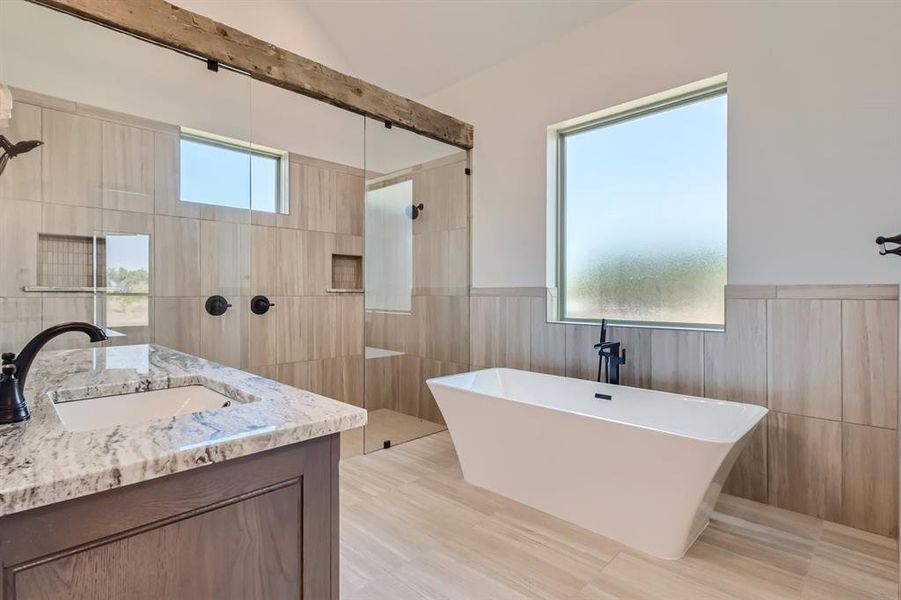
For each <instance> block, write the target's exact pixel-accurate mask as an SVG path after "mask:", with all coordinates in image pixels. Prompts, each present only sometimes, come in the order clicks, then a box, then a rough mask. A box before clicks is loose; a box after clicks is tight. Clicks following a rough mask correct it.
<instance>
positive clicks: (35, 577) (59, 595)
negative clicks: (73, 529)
mask: <svg viewBox="0 0 901 600" xmlns="http://www.w3.org/2000/svg"><path fill="white" fill-rule="evenodd" d="M301 511H302V507H301V489H300V486H299V485H297V484H296V483H294V484H290V485H287V486H286V487H283V488H280V489H277V490H274V491H270V492H266V493H263V494H260V495H258V496H254V497H251V498H249V499H245V500H241V501H237V502H234V503H231V504H228V505H226V506H223V507H221V508H217V509H215V510H210V511H207V512H202V513H200V514H196V515H193V516H188V517H187V518H184V519H181V520H178V521H175V522H170V523H168V524H164V525H162V526H160V527H157V528H151V529H143V530H141V531H140V532H138V533H135V534H134V535H128V536H126V537H119V538H117V539H114V540H113V541H110V542H108V543H105V544H102V545H99V546H95V547H93V548H89V549H86V550H82V551H79V552H76V553H73V554H70V555H68V556H64V557H61V558H58V559H56V560H53V561H51V562H47V563H43V564H40V565H37V566H34V567H31V568H27V569H24V570H22V571H19V572H17V573H16V574H15V593H14V596H13V597H14V598H15V600H122V599H125V598H128V599H129V600H163V599H165V600H272V599H275V598H278V599H279V600H283V599H284V600H288V599H294V598H296V599H298V600H299V599H300V597H301V572H300V567H301V555H302V548H301V543H302V542H301V539H302V536H301V522H302V515H301Z"/></svg>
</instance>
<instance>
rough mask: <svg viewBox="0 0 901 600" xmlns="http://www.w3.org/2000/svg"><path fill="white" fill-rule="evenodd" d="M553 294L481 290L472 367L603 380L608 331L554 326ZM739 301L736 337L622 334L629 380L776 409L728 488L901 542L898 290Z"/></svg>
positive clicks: (756, 291)
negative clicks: (601, 344) (597, 347)
mask: <svg viewBox="0 0 901 600" xmlns="http://www.w3.org/2000/svg"><path fill="white" fill-rule="evenodd" d="M545 297H546V293H545V291H544V290H542V289H540V288H539V289H523V290H519V291H518V293H512V294H507V293H506V292H504V291H503V290H473V295H472V298H471V307H472V308H471V315H472V323H471V356H472V363H473V367H474V368H476V367H478V368H485V367H495V366H502V367H513V368H526V369H530V370H533V371H540V372H546V373H553V374H565V375H567V376H570V377H579V378H585V379H595V378H596V376H597V355H596V354H595V353H594V351H593V350H592V344H594V343H596V342H597V337H598V327H597V326H593V325H570V324H560V323H548V322H547V309H546V304H547V301H546V299H545ZM727 298H728V299H727V302H726V331H725V332H698V331H667V330H655V329H637V328H628V329H627V328H618V327H613V328H611V330H610V333H609V337H610V339H614V340H621V341H622V342H623V344H624V347H625V348H626V349H627V352H628V362H627V364H626V366H625V367H623V371H622V377H623V383H624V384H626V385H635V386H639V387H645V388H651V389H660V390H668V391H676V392H680V393H686V394H694V395H699V396H706V397H710V398H719V399H724V400H732V401H736V402H749V403H754V404H759V405H762V406H768V407H769V409H770V414H769V415H768V417H767V419H766V420H765V422H764V423H763V425H762V426H761V427H760V428H758V430H757V431H756V432H755V433H754V435H753V437H752V439H751V441H750V443H749V444H748V447H747V448H746V450H745V451H744V453H743V454H742V455H741V457H740V458H739V461H738V463H737V464H736V466H735V468H734V469H733V471H732V474H731V475H730V477H729V480H728V482H727V484H726V489H725V491H727V492H729V493H733V494H737V495H741V496H744V497H747V498H751V499H753V500H757V501H759V502H769V503H770V504H774V505H777V506H781V507H783V508H788V509H791V510H795V511H798V512H803V513H807V514H812V515H815V516H818V517H822V518H825V519H829V520H833V521H838V522H841V523H845V524H847V525H851V526H853V527H858V528H861V529H866V530H868V531H873V532H876V533H880V534H882V535H887V536H897V533H898V518H897V514H898V513H897V508H896V507H897V504H898V498H897V488H898V486H897V480H898V474H897V471H898V470H897V464H898V462H897V435H896V428H897V425H896V423H897V418H898V417H897V410H898V383H897V382H898V286H892V285H889V286H778V287H777V286H754V287H746V286H730V287H729V288H728V289H727ZM526 307H530V310H528V311H526ZM523 314H527V316H528V319H527V322H526V321H524V320H523Z"/></svg>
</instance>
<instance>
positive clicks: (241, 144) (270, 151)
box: [178, 127, 291, 215]
mask: <svg viewBox="0 0 901 600" xmlns="http://www.w3.org/2000/svg"><path fill="white" fill-rule="evenodd" d="M180 129H181V131H180V132H179V136H178V144H179V156H181V143H182V142H183V141H184V140H189V141H192V142H196V143H199V144H205V145H207V146H212V147H214V148H225V149H229V150H239V151H241V152H247V153H248V154H249V155H250V156H251V157H253V156H260V157H264V158H273V159H275V160H276V164H277V169H278V173H277V175H276V177H277V185H276V192H277V194H278V197H277V198H276V202H275V211H274V212H271V211H268V210H259V209H255V208H253V198H252V197H251V198H250V199H249V200H250V205H249V206H248V207H247V208H244V207H236V206H226V205H223V204H213V203H206V202H193V201H191V200H184V199H183V198H182V197H181V186H179V192H178V201H179V202H184V203H185V204H194V205H198V206H214V207H216V208H225V209H230V210H248V211H254V212H259V213H265V214H267V215H287V214H290V212H291V202H290V193H289V187H288V186H289V181H290V168H291V165H290V153H289V152H287V151H285V150H278V149H277V148H270V147H268V146H262V145H260V144H254V143H253V142H246V141H243V140H238V139H234V138H229V137H226V136H223V135H217V134H215V133H209V132H207V131H201V130H199V129H190V128H188V127H181V128H180ZM181 169H182V163H181V159H180V158H179V164H178V173H179V180H181V176H182V172H181Z"/></svg>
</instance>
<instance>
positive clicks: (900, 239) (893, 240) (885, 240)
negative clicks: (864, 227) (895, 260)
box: [876, 234, 901, 256]
mask: <svg viewBox="0 0 901 600" xmlns="http://www.w3.org/2000/svg"><path fill="white" fill-rule="evenodd" d="M876 244H878V245H879V254H880V256H885V255H886V254H895V255H897V256H901V234H898V235H894V236H892V237H884V236H881V235H880V236H879V237H878V238H876ZM886 244H898V246H897V247H895V248H888V249H887V248H886V247H885V245H886Z"/></svg>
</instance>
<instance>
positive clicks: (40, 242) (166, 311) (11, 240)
mask: <svg viewBox="0 0 901 600" xmlns="http://www.w3.org/2000/svg"><path fill="white" fill-rule="evenodd" d="M0 83H2V84H5V85H7V86H8V87H9V88H10V89H11V93H12V97H13V108H12V119H11V120H10V121H9V122H6V123H3V122H0V134H2V135H4V136H6V137H8V138H9V139H12V140H15V141H20V140H22V139H26V140H27V139H36V140H40V141H41V142H42V145H40V146H38V147H37V148H36V149H34V150H33V151H32V152H29V153H28V154H26V155H23V156H20V157H16V158H15V159H13V160H11V161H10V164H9V165H8V168H7V169H6V170H5V172H4V173H3V174H0V205H2V209H3V211H4V214H5V215H11V217H9V218H4V219H3V225H2V227H4V228H10V229H12V228H15V232H13V231H6V229H4V231H2V232H0V267H2V272H3V273H4V274H6V273H14V274H15V276H14V277H4V278H3V281H2V282H0V309H2V310H0V314H3V316H4V321H3V323H2V326H0V347H2V348H3V349H4V350H6V349H9V350H18V349H19V348H20V347H21V346H22V344H23V343H24V342H25V341H26V340H27V339H28V338H30V337H31V336H32V335H34V334H35V333H37V331H39V330H40V329H42V328H45V327H48V326H50V325H53V324H55V323H58V322H62V321H72V320H77V321H90V322H93V323H96V324H99V325H102V326H105V327H107V328H108V329H111V330H113V332H114V333H113V335H112V337H111V338H110V340H109V341H108V342H106V344H108V345H120V344H136V343H146V342H155V343H158V344H161V345H165V346H170V347H173V348H176V349H179V350H183V351H185V352H189V353H191V354H196V355H200V356H203V357H205V358H210V359H213V360H217V361H220V362H223V363H225V364H228V365H231V366H236V367H243V366H245V365H246V363H247V347H248V346H247V342H246V337H247V315H246V314H244V313H246V312H247V311H242V310H241V309H243V308H244V307H245V306H246V305H247V304H248V302H249V298H248V297H247V294H248V293H249V289H250V225H251V211H250V202H251V194H252V190H251V185H250V182H251V174H252V170H253V169H252V165H253V162H254V157H255V156H256V154H255V153H254V151H255V149H254V148H252V146H251V145H250V141H251V114H250V107H251V88H250V78H249V77H246V76H244V75H241V74H237V73H235V72H232V71H229V70H227V69H224V68H220V69H219V70H218V71H212V70H209V69H208V68H207V64H206V62H205V61H201V60H198V59H197V58H194V57H189V56H186V55H183V54H179V53H177V52H173V51H171V50H168V49H164V48H161V47H159V46H156V45H153V44H149V43H147V42H144V41H141V40H138V39H135V38H133V37H130V36H127V35H123V34H121V33H119V32H115V31H112V30H109V29H105V28H102V27H100V26H97V25H94V24H91V23H88V22H86V21H81V20H79V19H76V18H74V17H71V16H68V15H64V14H62V13H58V12H55V11H52V10H50V9H47V8H43V7H40V6H37V5H35V4H31V3H27V2H22V1H21V0H9V1H4V2H2V3H0ZM197 139H202V140H204V142H205V143H207V144H208V145H207V146H205V148H209V149H210V150H211V151H212V154H211V155H210V154H208V155H205V156H200V157H198V156H196V155H192V154H191V153H190V152H186V151H185V146H184V144H185V143H186V141H187V140H197ZM216 151H219V152H220V153H221V152H226V153H227V156H228V158H229V161H228V162H227V164H226V163H222V162H217V161H216V160H215V158H216V157H217V156H220V155H221V154H219V155H217V154H216ZM270 187H271V186H270ZM201 201H202V202H201ZM218 296H221V297H222V299H223V300H222V301H221V302H215V301H208V300H209V299H210V298H214V299H215V298H216V297H218ZM229 304H231V306H228V305H229ZM208 305H209V306H210V307H211V308H213V309H214V310H212V311H208V310H207V306H208ZM216 306H219V307H221V308H224V309H225V310H224V312H221V314H213V313H219V312H220V311H219V310H215V307H216ZM87 343H88V342H87V338H85V337H83V336H77V335H69V336H63V337H60V338H58V339H57V340H54V341H53V342H52V343H51V346H50V347H51V348H54V347H55V348H65V347H82V346H86V345H87Z"/></svg>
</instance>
